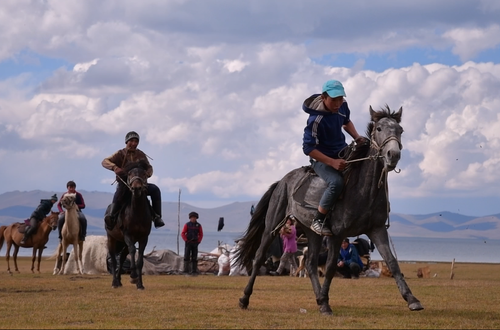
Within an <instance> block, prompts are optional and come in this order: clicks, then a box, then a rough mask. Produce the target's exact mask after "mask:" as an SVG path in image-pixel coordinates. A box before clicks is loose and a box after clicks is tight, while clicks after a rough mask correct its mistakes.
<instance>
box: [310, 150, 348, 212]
mask: <svg viewBox="0 0 500 330" xmlns="http://www.w3.org/2000/svg"><path fill="white" fill-rule="evenodd" d="M311 165H312V168H313V170H314V172H316V174H317V175H319V177H320V178H322V179H323V180H325V182H326V184H327V187H326V189H325V191H324V192H323V196H321V199H320V201H319V206H321V207H322V208H324V209H325V210H330V209H331V208H332V207H333V205H334V204H335V201H336V200H337V198H338V197H339V195H340V193H341V192H342V188H343V186H344V177H343V176H342V173H341V172H339V171H337V170H336V169H334V168H333V167H331V166H328V165H326V164H324V163H322V162H318V161H314V160H312V159H311Z"/></svg>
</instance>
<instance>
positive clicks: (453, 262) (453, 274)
mask: <svg viewBox="0 0 500 330" xmlns="http://www.w3.org/2000/svg"><path fill="white" fill-rule="evenodd" d="M454 266H455V258H453V261H452V262H451V273H450V280H452V279H453V277H455V273H453V267H454Z"/></svg>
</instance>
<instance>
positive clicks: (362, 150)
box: [349, 104, 401, 169]
mask: <svg viewBox="0 0 500 330" xmlns="http://www.w3.org/2000/svg"><path fill="white" fill-rule="evenodd" d="M371 114H372V118H371V119H372V120H371V121H370V122H369V123H368V125H367V127H366V131H365V134H366V136H367V137H371V135H372V131H373V129H374V127H375V123H377V122H378V121H379V120H381V119H382V118H392V119H394V120H396V122H397V123H400V122H401V114H400V113H396V112H395V111H392V110H391V109H390V108H389V106H388V105H387V104H386V105H385V107H383V108H381V109H380V110H379V111H373V112H371ZM370 143H371V142H370V138H368V142H366V143H363V144H361V145H356V147H355V148H354V149H353V150H352V153H351V155H350V156H349V159H350V160H354V159H360V158H364V157H367V156H368V152H369V151H370ZM359 165H361V163H360V162H354V163H351V164H350V165H349V167H350V168H351V169H353V168H356V167H357V166H359Z"/></svg>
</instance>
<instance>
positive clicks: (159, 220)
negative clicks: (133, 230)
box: [153, 215, 165, 229]
mask: <svg viewBox="0 0 500 330" xmlns="http://www.w3.org/2000/svg"><path fill="white" fill-rule="evenodd" d="M153 222H154V224H155V228H157V229H158V228H160V227H163V226H165V222H163V220H162V218H161V217H160V216H159V215H156V216H155V218H154V219H153Z"/></svg>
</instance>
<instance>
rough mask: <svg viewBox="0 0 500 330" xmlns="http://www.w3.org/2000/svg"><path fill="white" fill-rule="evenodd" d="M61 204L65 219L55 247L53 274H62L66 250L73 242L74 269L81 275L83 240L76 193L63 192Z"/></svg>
mask: <svg viewBox="0 0 500 330" xmlns="http://www.w3.org/2000/svg"><path fill="white" fill-rule="evenodd" d="M61 204H62V206H63V207H64V209H65V210H66V211H65V214H64V216H65V221H64V225H63V227H62V230H61V237H62V239H61V242H60V243H59V246H58V247H57V252H56V256H57V257H56V264H55V267H54V273H53V275H56V274H59V275H62V274H64V266H65V265H66V250H67V249H68V246H69V245H70V244H73V255H74V256H75V258H76V260H75V261H76V269H77V272H78V274H80V275H83V262H82V250H83V241H80V221H79V220H78V205H76V194H68V193H67V194H65V195H64V197H63V198H62V199H61ZM59 256H63V257H62V262H61V268H60V269H59V267H58V266H59Z"/></svg>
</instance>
